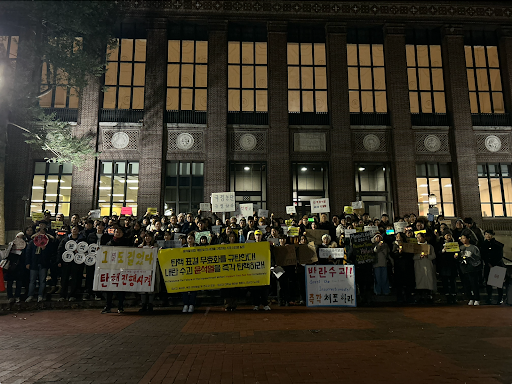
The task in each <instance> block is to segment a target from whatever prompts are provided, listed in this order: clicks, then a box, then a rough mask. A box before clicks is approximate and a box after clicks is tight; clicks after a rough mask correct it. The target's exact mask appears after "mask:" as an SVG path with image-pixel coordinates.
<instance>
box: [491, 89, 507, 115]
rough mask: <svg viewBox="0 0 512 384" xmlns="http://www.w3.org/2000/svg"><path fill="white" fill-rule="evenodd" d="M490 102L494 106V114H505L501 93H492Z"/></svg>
mask: <svg viewBox="0 0 512 384" xmlns="http://www.w3.org/2000/svg"><path fill="white" fill-rule="evenodd" d="M492 102H493V106H494V111H493V112H494V113H505V104H504V103H503V93H501V92H493V93H492Z"/></svg>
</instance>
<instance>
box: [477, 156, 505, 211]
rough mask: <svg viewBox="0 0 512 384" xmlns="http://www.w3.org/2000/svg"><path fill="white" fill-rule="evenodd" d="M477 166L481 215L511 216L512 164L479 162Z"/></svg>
mask: <svg viewBox="0 0 512 384" xmlns="http://www.w3.org/2000/svg"><path fill="white" fill-rule="evenodd" d="M477 168H478V187H479V189H480V205H481V208H482V216H483V217H500V216H512V165H511V164H500V163H497V164H479V165H478V166H477Z"/></svg>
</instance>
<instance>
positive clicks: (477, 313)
mask: <svg viewBox="0 0 512 384" xmlns="http://www.w3.org/2000/svg"><path fill="white" fill-rule="evenodd" d="M0 327H1V330H2V332H1V333H0V383H1V384H12V383H47V382H60V383H63V382H65V383H176V384H178V383H183V384H185V383H200V384H201V383H204V384H206V383H219V384H224V383H234V384H238V383H242V384H249V383H259V384H272V383H276V384H277V383H339V382H342V381H343V382H347V383H427V382H429V383H432V382H435V383H475V384H477V383H478V384H480V383H483V384H486V383H489V384H490V383H511V382H512V366H511V364H510V361H511V359H512V308H510V307H505V306H500V307H481V308H475V307H467V306H463V305H460V306H456V307H413V308H410V307H409V308H355V309H308V308H305V307H286V308H274V310H272V311H270V312H253V311H252V310H251V309H250V307H242V308H241V309H240V310H239V311H237V312H223V311H221V309H220V308H216V307H214V308H208V309H203V308H200V309H199V310H198V311H197V312H196V313H194V314H182V313H180V311H179V310H178V309H175V310H157V311H155V314H154V315H152V316H140V315H138V313H137V312H135V311H134V310H129V311H127V312H126V313H125V314H123V315H118V314H109V315H101V314H100V313H99V311H98V310H60V311H58V310H54V311H36V312H20V313H8V314H5V315H0Z"/></svg>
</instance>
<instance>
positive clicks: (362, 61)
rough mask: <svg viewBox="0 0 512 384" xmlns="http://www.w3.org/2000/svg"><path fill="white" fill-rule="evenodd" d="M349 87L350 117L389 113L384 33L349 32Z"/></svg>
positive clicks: (370, 31)
mask: <svg viewBox="0 0 512 384" xmlns="http://www.w3.org/2000/svg"><path fill="white" fill-rule="evenodd" d="M347 40H348V42H349V44H347V64H348V87H349V102H350V112H351V113H387V111H388V107H387V100H386V75H385V70H384V45H383V37H382V33H381V32H378V31H376V30H369V29H356V30H349V33H348V36H347Z"/></svg>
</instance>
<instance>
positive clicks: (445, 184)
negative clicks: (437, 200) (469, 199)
mask: <svg viewBox="0 0 512 384" xmlns="http://www.w3.org/2000/svg"><path fill="white" fill-rule="evenodd" d="M441 185H442V193H443V203H453V187H452V180H451V179H448V178H442V179H441Z"/></svg>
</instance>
